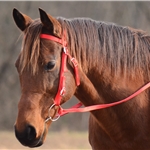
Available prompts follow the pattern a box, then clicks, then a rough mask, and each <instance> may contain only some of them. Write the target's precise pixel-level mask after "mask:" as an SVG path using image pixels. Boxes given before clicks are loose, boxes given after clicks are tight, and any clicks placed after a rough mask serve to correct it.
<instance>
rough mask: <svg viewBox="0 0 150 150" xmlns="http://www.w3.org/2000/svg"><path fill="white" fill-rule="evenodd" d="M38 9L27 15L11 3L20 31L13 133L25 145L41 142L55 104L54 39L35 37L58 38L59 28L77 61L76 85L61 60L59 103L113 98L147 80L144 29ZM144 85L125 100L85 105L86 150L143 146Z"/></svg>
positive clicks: (146, 132) (148, 126) (148, 128)
mask: <svg viewBox="0 0 150 150" xmlns="http://www.w3.org/2000/svg"><path fill="white" fill-rule="evenodd" d="M39 10H40V19H36V20H32V19H31V18H30V17H28V16H26V15H25V14H22V13H20V12H19V11H18V10H16V9H14V10H13V17H14V20H15V22H16V24H17V26H18V27H19V29H21V30H22V32H23V34H24V39H23V45H22V50H21V53H20V55H19V57H18V59H17V61H16V67H17V70H18V73H19V78H20V84H21V93H22V94H21V99H20V102H19V105H18V117H17V120H16V123H15V134H16V137H17V138H18V140H19V141H20V142H21V143H22V144H23V145H25V146H29V147H36V146H40V145H42V144H43V142H44V140H45V137H46V134H47V132H48V128H49V126H50V124H51V123H52V121H51V120H47V121H45V120H46V119H47V118H48V117H49V116H51V118H54V117H55V115H56V112H57V111H58V110H59V107H58V106H53V107H51V109H50V110H49V107H50V106H52V105H53V103H54V102H53V100H54V98H55V96H56V94H57V91H58V86H59V75H60V68H61V59H62V58H61V53H62V45H61V44H59V43H58V42H55V41H52V40H48V39H43V38H40V35H41V34H43V33H44V34H47V35H52V36H53V37H57V38H58V39H60V40H61V39H62V36H63V33H64V31H66V41H67V47H68V51H69V53H70V55H71V56H73V57H75V58H76V59H77V61H78V69H79V77H80V85H79V86H76V82H75V75H74V74H75V73H74V70H73V65H72V63H71V62H70V60H69V59H67V64H66V68H67V70H68V71H66V72H65V79H66V80H65V89H66V92H65V94H64V95H63V96H62V99H61V104H63V103H65V102H66V101H68V100H69V99H70V98H71V97H72V96H73V95H75V96H76V97H77V98H78V99H79V101H81V102H82V103H83V104H84V106H92V105H96V104H106V103H111V102H117V101H119V100H121V99H124V98H126V97H128V96H129V95H131V94H132V93H134V91H136V90H137V89H139V88H140V87H142V86H143V85H145V84H146V83H148V82H149V81H150V36H148V35H147V34H146V33H145V32H144V31H141V30H136V29H132V28H129V27H122V26H118V25H115V24H111V23H105V22H99V21H94V20H91V19H85V18H77V19H72V20H68V19H64V18H53V17H52V16H50V15H49V14H47V13H46V12H45V11H43V10H41V9H39ZM149 92H150V91H149V90H146V91H144V92H143V93H141V94H140V95H138V96H136V97H135V98H133V99H132V100H131V101H129V102H126V103H123V104H120V105H118V106H114V107H110V108H107V109H101V110H94V111H91V115H90V120H89V141H90V144H91V146H92V149H94V150H99V149H104V150H106V149H115V150H116V149H119V150H120V149H123V150H125V149H132V150H135V149H141V150H143V149H150V100H149V99H150V94H149Z"/></svg>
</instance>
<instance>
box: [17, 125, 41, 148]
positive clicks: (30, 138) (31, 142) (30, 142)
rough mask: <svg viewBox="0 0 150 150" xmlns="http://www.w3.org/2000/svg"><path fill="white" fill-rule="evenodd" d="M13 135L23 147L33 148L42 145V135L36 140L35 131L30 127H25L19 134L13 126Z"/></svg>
mask: <svg viewBox="0 0 150 150" xmlns="http://www.w3.org/2000/svg"><path fill="white" fill-rule="evenodd" d="M15 135H16V138H17V139H18V140H19V142H20V143H21V144H22V145H24V146H28V147H31V148H33V147H39V146H41V145H42V144H43V135H44V133H43V135H41V137H38V138H37V137H36V136H37V135H36V129H35V128H34V127H33V126H31V125H27V126H26V127H25V129H24V131H22V132H19V131H18V130H17V128H16V126H15Z"/></svg>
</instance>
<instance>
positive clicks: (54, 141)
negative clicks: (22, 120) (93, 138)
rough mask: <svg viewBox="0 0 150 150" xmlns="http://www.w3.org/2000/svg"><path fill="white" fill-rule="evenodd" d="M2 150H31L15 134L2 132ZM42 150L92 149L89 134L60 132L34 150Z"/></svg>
mask: <svg viewBox="0 0 150 150" xmlns="http://www.w3.org/2000/svg"><path fill="white" fill-rule="evenodd" d="M0 149H2V150H10V149H18V150H22V149H30V148H28V147H24V146H22V145H21V144H20V143H19V142H18V141H17V139H16V138H15V135H14V132H8V131H1V132H0ZM40 149H43V150H44V149H52V150H61V149H64V150H70V149H76V150H90V149H91V147H90V145H89V142H88V133H87V132H75V131H73V132H72V131H60V132H49V134H48V136H47V139H46V141H45V143H44V145H42V146H41V147H39V148H34V149H33V150H40Z"/></svg>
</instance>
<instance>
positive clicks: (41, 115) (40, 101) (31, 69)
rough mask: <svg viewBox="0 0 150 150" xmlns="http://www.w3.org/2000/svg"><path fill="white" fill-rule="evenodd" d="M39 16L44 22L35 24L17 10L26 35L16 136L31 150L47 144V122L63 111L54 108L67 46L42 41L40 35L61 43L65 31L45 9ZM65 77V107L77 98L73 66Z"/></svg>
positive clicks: (17, 20) (20, 63) (19, 62)
mask: <svg viewBox="0 0 150 150" xmlns="http://www.w3.org/2000/svg"><path fill="white" fill-rule="evenodd" d="M39 12H40V19H36V20H32V19H31V18H30V17H28V16H27V15H25V14H23V13H21V12H19V11H18V10H17V9H14V10H13V17H14V21H15V23H16V25H17V26H18V28H19V29H20V30H21V31H22V32H23V38H24V39H23V45H22V50H21V53H20V55H19V57H18V59H17V61H16V68H17V71H18V74H19V78H20V85H21V98H20V101H19V104H18V116H17V120H16V123H15V134H16V137H17V139H18V140H19V141H20V142H21V143H22V144H23V145H25V146H29V147H36V146H40V145H42V144H43V142H44V140H45V137H46V134H47V132H48V128H49V126H50V124H51V122H52V121H51V120H48V121H45V120H47V118H49V117H51V118H54V117H55V115H56V114H57V112H58V110H59V109H60V108H59V106H57V105H53V104H54V99H55V96H56V95H57V91H58V88H59V79H60V70H61V60H62V58H61V56H62V49H63V45H62V44H60V43H57V42H55V41H52V40H48V39H44V38H40V35H41V34H46V35H51V36H53V37H56V38H57V39H60V40H61V39H62V36H63V27H62V25H61V24H60V23H59V21H58V20H57V19H55V18H53V17H52V16H50V15H49V14H47V13H46V12H45V11H43V10H42V9H39ZM66 70H67V71H66ZM64 77H65V79H66V80H65V94H63V96H62V97H61V102H60V103H61V104H62V103H64V102H66V101H67V100H69V99H70V98H71V97H72V96H73V95H74V93H75V91H76V87H77V86H76V82H75V78H74V71H73V69H72V66H71V65H70V63H66V66H65V72H64ZM51 106H53V107H51ZM49 108H51V109H49Z"/></svg>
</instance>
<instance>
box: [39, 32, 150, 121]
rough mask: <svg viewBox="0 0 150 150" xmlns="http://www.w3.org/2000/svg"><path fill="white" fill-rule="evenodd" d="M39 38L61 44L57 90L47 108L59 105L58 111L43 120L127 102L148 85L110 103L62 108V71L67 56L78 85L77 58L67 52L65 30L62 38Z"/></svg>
mask: <svg viewBox="0 0 150 150" xmlns="http://www.w3.org/2000/svg"><path fill="white" fill-rule="evenodd" d="M40 38H43V39H47V40H51V41H54V42H57V43H59V44H61V45H62V46H63V52H62V60H61V70H60V78H59V86H58V91H57V94H56V96H55V99H54V104H53V105H52V106H50V108H49V112H50V110H51V109H52V108H53V107H54V106H59V111H58V114H57V115H56V118H52V117H51V116H50V115H49V117H48V118H47V119H46V120H45V122H47V121H49V120H51V121H56V120H57V119H58V118H59V117H60V116H63V115H65V114H68V113H73V112H89V111H93V110H97V109H104V108H108V107H112V106H116V105H118V104H122V103H124V102H127V101H129V100H131V99H132V98H134V97H135V96H137V95H139V94H140V93H142V92H143V91H145V90H146V89H147V88H149V87H150V82H149V83H147V84H146V85H144V86H143V87H141V88H140V89H139V90H137V91H135V92H134V93H133V94H132V95H130V96H128V97H127V98H125V99H122V100H119V101H117V102H113V103H110V104H99V105H93V106H88V107H84V108H79V107H81V106H82V103H78V104H76V105H75V106H73V107H71V108H70V109H63V108H62V107H61V106H60V104H61V99H62V96H63V95H64V94H65V76H64V72H65V71H66V60H67V57H68V58H69V59H70V60H71V62H72V64H73V67H74V73H75V81H76V85H77V86H79V85H80V78H79V73H78V63H77V60H76V59H75V58H74V57H72V56H71V55H70V54H69V52H68V48H67V41H66V40H65V38H66V32H64V35H63V38H62V39H59V38H57V37H55V36H51V35H48V34H41V35H40Z"/></svg>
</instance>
